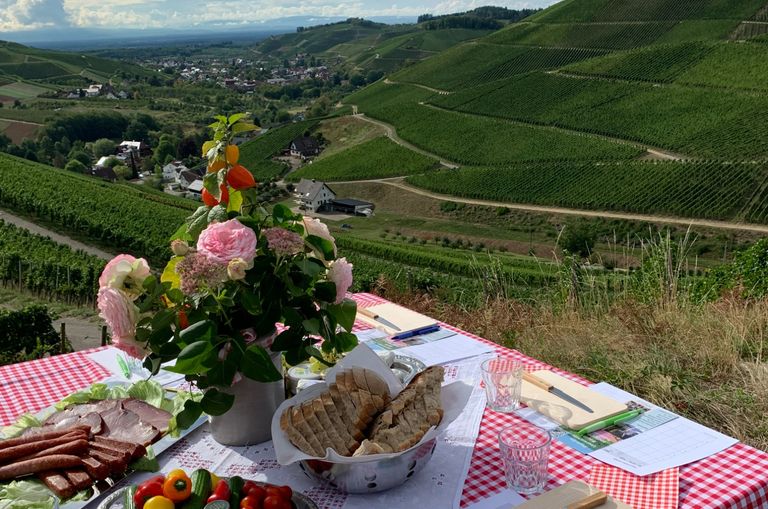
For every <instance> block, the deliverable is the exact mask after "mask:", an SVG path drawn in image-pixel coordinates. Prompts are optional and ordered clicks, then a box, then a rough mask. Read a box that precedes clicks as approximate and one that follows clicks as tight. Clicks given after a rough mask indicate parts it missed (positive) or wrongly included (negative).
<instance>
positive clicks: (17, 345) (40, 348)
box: [0, 305, 71, 364]
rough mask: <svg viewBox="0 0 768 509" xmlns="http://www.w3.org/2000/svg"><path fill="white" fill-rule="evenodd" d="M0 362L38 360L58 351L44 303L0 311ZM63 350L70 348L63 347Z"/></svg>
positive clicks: (57, 338)
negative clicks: (18, 309) (42, 304)
mask: <svg viewBox="0 0 768 509" xmlns="http://www.w3.org/2000/svg"><path fill="white" fill-rule="evenodd" d="M0 330H2V331H3V333H2V334H0V352H1V353H0V363H2V364H11V363H14V362H21V361H25V360H31V359H39V358H41V357H43V356H45V355H46V354H55V353H58V352H59V348H60V342H61V339H60V338H59V335H58V334H57V333H56V330H55V329H54V328H53V317H52V316H51V315H50V314H49V313H48V309H47V308H46V307H45V306H39V305H34V306H28V307H26V308H24V309H22V310H20V311H0ZM66 349H67V350H71V347H69V346H67V348H66Z"/></svg>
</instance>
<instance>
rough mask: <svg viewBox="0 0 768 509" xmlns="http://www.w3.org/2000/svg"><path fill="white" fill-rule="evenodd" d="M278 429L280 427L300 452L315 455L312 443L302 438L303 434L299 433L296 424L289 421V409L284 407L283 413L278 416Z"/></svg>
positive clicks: (316, 452) (315, 451)
mask: <svg viewBox="0 0 768 509" xmlns="http://www.w3.org/2000/svg"><path fill="white" fill-rule="evenodd" d="M280 429H282V430H283V431H284V432H285V433H286V434H287V435H288V439H289V440H290V441H291V443H292V444H293V445H295V446H296V447H298V448H299V449H300V450H301V452H303V453H306V454H311V455H312V456H317V454H318V451H317V450H316V449H315V448H314V447H312V445H311V444H310V443H309V442H308V441H307V439H306V438H304V435H302V434H301V433H299V431H298V426H295V425H294V424H293V423H292V422H291V409H290V408H286V409H285V411H284V412H283V415H281V416H280Z"/></svg>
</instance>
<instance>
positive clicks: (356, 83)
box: [349, 74, 365, 87]
mask: <svg viewBox="0 0 768 509" xmlns="http://www.w3.org/2000/svg"><path fill="white" fill-rule="evenodd" d="M349 82H350V83H351V84H352V86H353V87H362V86H363V85H365V78H364V77H363V75H362V74H353V75H352V77H350V78H349Z"/></svg>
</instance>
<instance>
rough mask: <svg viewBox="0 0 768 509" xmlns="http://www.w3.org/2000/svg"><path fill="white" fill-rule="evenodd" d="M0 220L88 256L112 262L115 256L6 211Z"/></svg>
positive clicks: (0, 212) (0, 215)
mask: <svg viewBox="0 0 768 509" xmlns="http://www.w3.org/2000/svg"><path fill="white" fill-rule="evenodd" d="M0 219H2V220H3V221H5V222H6V223H10V224H13V225H16V226H18V227H20V228H24V229H25V230H29V231H31V232H32V233H36V234H37V235H42V236H44V237H50V239H51V240H53V241H54V242H58V243H59V244H64V245H65V246H69V247H71V248H72V249H76V250H80V251H85V252H86V253H88V254H91V255H93V256H98V257H99V258H102V259H104V260H111V259H112V258H114V256H115V255H113V254H109V253H107V252H106V251H102V250H101V249H98V248H95V247H93V246H89V245H87V244H83V243H82V242H79V241H77V240H75V239H72V238H70V237H67V236H65V235H61V234H59V233H56V232H53V231H51V230H49V229H47V228H44V227H42V226H40V225H38V224H35V223H33V222H32V221H28V220H27V219H23V218H21V217H18V216H14V215H13V214H10V213H8V212H6V211H5V210H0Z"/></svg>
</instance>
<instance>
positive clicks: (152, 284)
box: [142, 274, 157, 292]
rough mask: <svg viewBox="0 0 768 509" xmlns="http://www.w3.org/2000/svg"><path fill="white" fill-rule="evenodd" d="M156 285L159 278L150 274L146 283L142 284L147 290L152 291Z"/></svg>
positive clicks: (145, 280)
mask: <svg viewBox="0 0 768 509" xmlns="http://www.w3.org/2000/svg"><path fill="white" fill-rule="evenodd" d="M155 285H157V278H156V277H155V276H153V275H151V274H150V275H149V276H147V277H146V279H144V284H143V285H142V286H144V289H145V290H146V291H148V292H151V291H152V290H154V289H155Z"/></svg>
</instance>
